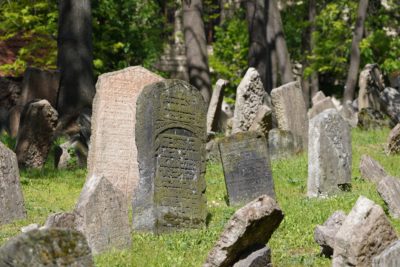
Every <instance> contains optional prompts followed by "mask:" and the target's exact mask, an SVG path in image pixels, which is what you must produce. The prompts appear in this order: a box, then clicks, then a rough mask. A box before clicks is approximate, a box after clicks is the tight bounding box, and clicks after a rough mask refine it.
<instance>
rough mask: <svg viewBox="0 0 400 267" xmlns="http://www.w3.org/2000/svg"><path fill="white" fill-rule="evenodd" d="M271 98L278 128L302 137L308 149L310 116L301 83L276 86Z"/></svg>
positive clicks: (303, 145)
mask: <svg viewBox="0 0 400 267" xmlns="http://www.w3.org/2000/svg"><path fill="white" fill-rule="evenodd" d="M271 99H272V104H273V105H274V109H275V114H276V119H277V121H278V128H279V129H281V130H285V131H291V132H292V133H293V134H294V135H295V136H298V137H300V139H301V141H302V147H303V148H304V149H307V144H308V118H307V109H306V104H305V102H304V97H303V93H302V90H301V85H300V83H299V82H291V83H287V84H285V85H282V86H281V87H278V88H275V89H274V90H272V92H271Z"/></svg>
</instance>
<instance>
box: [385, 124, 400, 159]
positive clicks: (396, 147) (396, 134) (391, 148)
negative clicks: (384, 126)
mask: <svg viewBox="0 0 400 267" xmlns="http://www.w3.org/2000/svg"><path fill="white" fill-rule="evenodd" d="M386 151H387V154H388V155H394V154H398V153H400V123H399V124H397V125H396V127H394V128H393V129H392V130H391V131H390V133H389V137H388V140H387V149H386Z"/></svg>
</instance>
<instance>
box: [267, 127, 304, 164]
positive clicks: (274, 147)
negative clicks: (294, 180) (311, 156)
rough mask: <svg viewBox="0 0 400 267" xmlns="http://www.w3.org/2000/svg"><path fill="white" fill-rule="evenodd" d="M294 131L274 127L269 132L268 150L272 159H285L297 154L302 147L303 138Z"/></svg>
mask: <svg viewBox="0 0 400 267" xmlns="http://www.w3.org/2000/svg"><path fill="white" fill-rule="evenodd" d="M299 139H300V138H299V137H297V138H296V137H295V136H294V135H293V134H292V132H290V131H284V130H280V129H278V128H275V129H272V130H271V131H269V132H268V151H269V155H270V157H271V160H277V159H284V158H288V157H291V156H293V155H296V154H297V153H299V152H300V151H301V150H302V148H301V140H299Z"/></svg>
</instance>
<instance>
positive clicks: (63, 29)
mask: <svg viewBox="0 0 400 267" xmlns="http://www.w3.org/2000/svg"><path fill="white" fill-rule="evenodd" d="M92 61H93V55H92V16H91V6H90V0H79V1H78V0H60V1H59V22H58V68H59V69H60V88H59V91H58V97H57V111H58V113H59V115H60V117H62V116H64V115H70V114H77V113H79V112H80V110H81V109H82V108H87V107H88V108H91V106H92V101H93V97H94V94H95V90H96V89H95V87H94V81H93V71H92Z"/></svg>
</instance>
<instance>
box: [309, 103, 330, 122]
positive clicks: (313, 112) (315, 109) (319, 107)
mask: <svg viewBox="0 0 400 267" xmlns="http://www.w3.org/2000/svg"><path fill="white" fill-rule="evenodd" d="M330 108H335V105H334V104H333V102H332V100H331V98H330V97H325V98H324V99H322V100H320V101H318V102H317V103H315V104H313V106H312V107H311V108H310V109H309V110H308V113H307V115H308V118H309V119H310V120H311V119H312V118H314V117H315V116H317V115H318V114H320V113H321V112H322V111H324V110H327V109H330Z"/></svg>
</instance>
